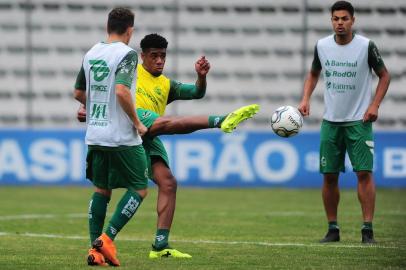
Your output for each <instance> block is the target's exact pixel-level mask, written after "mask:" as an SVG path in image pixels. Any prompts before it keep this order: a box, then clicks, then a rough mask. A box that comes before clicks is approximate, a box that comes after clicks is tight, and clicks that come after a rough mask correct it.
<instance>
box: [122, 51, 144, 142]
mask: <svg viewBox="0 0 406 270" xmlns="http://www.w3.org/2000/svg"><path fill="white" fill-rule="evenodd" d="M137 62H138V56H137V53H136V52H135V51H130V52H129V53H128V54H127V55H126V56H125V57H124V58H123V60H122V61H121V62H120V64H119V65H118V67H117V71H116V80H115V83H116V87H115V90H116V97H117V100H118V102H119V103H120V106H121V107H122V108H123V110H124V112H125V113H126V114H127V115H128V117H129V118H130V120H131V122H132V123H133V125H134V127H135V128H136V129H137V130H138V133H139V134H140V135H141V136H142V135H144V134H145V133H146V132H147V128H146V127H145V126H144V125H143V124H142V123H141V121H140V120H139V119H138V116H137V113H136V112H135V110H134V108H135V104H134V103H135V100H134V98H133V96H132V95H131V90H130V88H131V85H132V82H133V80H134V77H135V73H136V71H135V69H136V66H137Z"/></svg>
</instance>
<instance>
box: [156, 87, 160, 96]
mask: <svg viewBox="0 0 406 270" xmlns="http://www.w3.org/2000/svg"><path fill="white" fill-rule="evenodd" d="M154 92H155V93H156V94H157V95H159V96H161V95H162V90H161V88H159V87H155V89H154Z"/></svg>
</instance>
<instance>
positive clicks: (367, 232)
mask: <svg viewBox="0 0 406 270" xmlns="http://www.w3.org/2000/svg"><path fill="white" fill-rule="evenodd" d="M361 235H362V243H363V244H376V241H375V239H374V231H373V230H371V229H362V230H361Z"/></svg>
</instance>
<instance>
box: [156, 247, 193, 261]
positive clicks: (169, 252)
mask: <svg viewBox="0 0 406 270" xmlns="http://www.w3.org/2000/svg"><path fill="white" fill-rule="evenodd" d="M171 257H172V258H180V259H189V258H192V256H191V255H189V254H187V253H183V252H180V251H179V250H176V249H174V248H170V247H169V246H167V247H166V248H164V249H161V250H158V249H156V248H155V246H154V245H152V250H151V251H150V252H149V258H150V259H158V258H171Z"/></svg>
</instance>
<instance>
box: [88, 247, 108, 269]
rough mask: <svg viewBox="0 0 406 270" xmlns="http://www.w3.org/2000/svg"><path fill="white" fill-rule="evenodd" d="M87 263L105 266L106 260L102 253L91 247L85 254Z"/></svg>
mask: <svg viewBox="0 0 406 270" xmlns="http://www.w3.org/2000/svg"><path fill="white" fill-rule="evenodd" d="M87 264H88V265H94V266H97V265H98V266H107V263H106V260H105V259H104V256H103V254H101V253H100V252H98V251H97V250H96V249H94V248H91V249H89V253H88V255H87Z"/></svg>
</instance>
